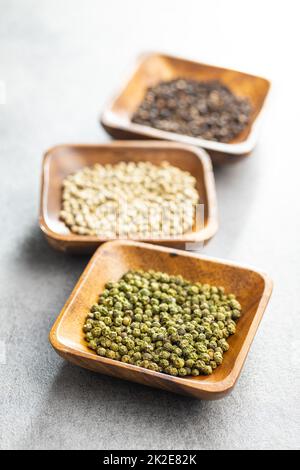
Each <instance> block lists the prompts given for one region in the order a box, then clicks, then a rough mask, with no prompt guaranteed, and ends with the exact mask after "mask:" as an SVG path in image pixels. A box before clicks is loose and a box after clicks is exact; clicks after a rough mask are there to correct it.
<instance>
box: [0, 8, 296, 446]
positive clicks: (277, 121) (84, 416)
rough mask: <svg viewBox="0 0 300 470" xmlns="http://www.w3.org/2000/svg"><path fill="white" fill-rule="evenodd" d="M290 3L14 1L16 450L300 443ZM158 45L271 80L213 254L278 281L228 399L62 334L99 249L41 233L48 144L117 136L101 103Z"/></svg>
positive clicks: (9, 373)
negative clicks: (179, 390) (109, 370)
mask: <svg viewBox="0 0 300 470" xmlns="http://www.w3.org/2000/svg"><path fill="white" fill-rule="evenodd" d="M285 4H286V2H281V1H279V2H271V3H270V2H260V1H251V2H250V1H247V2H239V1H238V0H236V1H230V0H229V1H226V2H221V1H215V0H213V1H210V2H204V1H198V0H190V1H188V2H186V1H185V2H184V1H177V0H172V1H171V0H164V1H163V2H161V1H160V2H159V1H158V0H157V1H156V0H154V1H152V2H146V1H144V2H143V1H140V0H131V1H127V2H124V1H123V2H121V1H117V0H110V1H109V2H99V1H96V0H95V1H91V0H89V1H88V2H81V1H79V0H72V1H66V0H64V1H57V0H55V1H52V0H51V1H50V0H42V1H40V0H36V1H32V0H24V1H22V2H20V1H16V0H0V80H2V81H4V82H5V84H6V92H7V97H6V104H2V105H0V157H1V170H0V178H1V182H0V188H1V190H0V197H1V209H0V210H1V244H0V260H1V262H0V290H1V304H0V325H1V326H0V341H2V343H1V355H0V362H6V363H5V364H0V447H1V448H2V449H8V448H11V449H18V448H19V449H54V448H60V449H66V448H72V449H81V448H89V449H118V448H122V449H125V448H127V449H135V448H139V449H144V448H152V449H154V448H157V449H163V448H165V449H175V448H181V449H221V448H230V449H240V448H248V449H255V448H259V449H266V448H272V449H274V448H281V449H291V448H295V447H299V385H300V382H299V350H300V341H299V331H300V321H299V318H300V317H299V315H300V307H299V285H300V276H299V261H300V255H299V228H300V224H299V218H300V217H299V216H300V213H299V212H300V211H299V196H298V190H299V170H300V166H299V158H300V157H299V145H298V142H299V113H298V109H296V108H295V106H296V103H297V106H299V102H300V93H299V64H298V63H297V61H296V57H297V56H298V53H297V51H296V45H297V44H299V27H298V21H297V18H298V17H299V15H298V14H297V11H296V8H297V4H298V2H289V8H288V9H285V7H284V5H285ZM271 5H272V6H271ZM270 9H271V11H270ZM169 15H171V19H170V17H169ZM279 26H280V27H279ZM151 49H152V50H163V51H166V52H170V53H174V54H178V55H183V56H185V55H186V56H189V57H191V58H195V59H198V60H202V61H207V62H211V63H220V64H223V65H229V66H232V67H238V68H241V69H245V70H249V71H253V72H254V73H259V74H262V75H265V76H267V77H270V78H271V79H272V80H273V90H272V94H271V97H270V100H269V106H268V111H267V114H266V116H265V120H264V126H263V129H262V132H261V135H260V141H259V145H258V147H257V149H256V150H255V152H254V153H253V155H252V156H251V158H249V159H248V160H246V161H244V162H242V163H239V164H236V165H233V166H228V167H223V168H219V169H217V170H216V182H217V189H218V198H219V208H220V218H221V226H220V231H219V233H218V234H217V236H216V237H215V238H214V240H213V241H212V242H211V243H210V244H209V245H208V246H207V247H206V248H205V250H204V252H205V253H206V254H210V255H213V256H219V257H224V258H229V259H233V260H237V261H240V262H243V263H251V264H253V265H254V266H257V267H259V268H262V269H263V270H265V271H266V272H268V273H269V274H270V275H271V277H272V278H273V279H274V282H275V290H274V294H273V297H272V300H271V302H270V304H269V307H268V309H267V312H266V315H265V317H264V320H263V322H262V324H261V327H260V329H259V332H258V334H257V337H256V339H255V341H254V344H253V347H252V349H251V352H250V355H249V358H248V360H247V363H246V365H245V368H244V370H243V372H242V375H241V378H240V380H239V382H238V385H237V387H236V389H235V390H234V392H233V393H232V395H231V396H230V397H229V398H227V399H224V400H221V401H219V402H215V403H213V402H212V403H209V402H199V401H196V400H192V399H188V398H182V397H179V396H175V395H171V394H169V393H166V392H161V391H156V390H152V389H150V388H146V387H143V386H139V385H135V384H133V383H126V382H122V381H120V380H116V379H112V378H108V377H104V376H99V375H96V374H93V373H91V372H88V371H85V370H81V369H79V368H76V367H74V366H72V365H70V364H67V363H65V362H64V361H63V360H62V359H60V358H59V357H58V356H57V355H56V354H55V353H54V351H53V350H52V349H51V347H50V345H49V343H48V332H49V330H50V327H51V326H52V324H53V321H54V320H55V318H56V316H57V314H58V313H59V311H60V309H61V307H62V306H63V304H64V302H65V300H66V299H67V297H68V296H69V294H70V292H71V290H72V288H73V286H74V284H75V282H76V280H77V278H78V276H79V275H80V273H81V271H82V270H83V268H84V266H85V264H86V263H87V261H88V258H87V257H75V256H66V255H63V254H61V253H56V252H54V251H52V249H50V248H49V247H48V246H47V244H46V242H45V241H44V239H43V237H42V235H41V233H40V231H39V228H38V221H37V215H38V205H39V178H40V169H41V159H42V154H43V152H44V151H45V150H46V149H47V148H48V147H49V146H52V145H54V144H57V143H62V142H102V141H105V140H108V137H107V136H106V135H105V133H104V131H102V130H101V129H100V127H99V125H98V122H97V119H98V115H99V112H100V111H101V109H102V108H103V106H104V104H105V102H106V100H107V98H108V97H109V96H110V95H111V93H112V92H113V91H114V89H116V88H117V87H118V85H119V84H120V82H121V80H122V79H123V77H124V73H125V76H126V71H127V69H128V65H129V64H130V63H131V62H132V61H133V60H134V58H135V56H136V55H137V54H138V53H139V52H141V51H143V50H151ZM298 62H299V61H298ZM4 347H5V349H6V356H7V357H6V361H5V357H4V354H3V352H4ZM91 422H92V423H93V424H91Z"/></svg>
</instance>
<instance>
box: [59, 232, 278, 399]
mask: <svg viewBox="0 0 300 470" xmlns="http://www.w3.org/2000/svg"><path fill="white" fill-rule="evenodd" d="M131 269H143V270H149V269H154V270H156V271H163V272H167V273H169V274H175V275H178V274H181V275H183V276H184V277H185V278H186V279H188V280H190V281H192V282H202V283H210V284H213V285H217V286H219V285H222V286H224V288H225V289H226V291H227V292H233V293H235V294H236V295H237V299H238V300H239V302H240V303H241V305H242V309H243V315H242V317H241V319H240V320H239V322H238V326H237V333H236V334H235V335H234V336H232V337H231V338H229V344H230V349H229V351H228V352H227V353H226V354H224V362H223V364H222V365H221V366H220V367H218V368H217V369H216V370H215V371H214V372H213V374H212V375H211V376H208V377H204V376H199V377H187V378H178V377H171V376H169V375H166V374H163V373H160V372H153V371H150V370H147V369H144V368H141V367H138V366H134V365H131V364H124V363H122V362H120V361H114V360H111V359H107V358H103V357H99V356H97V355H96V353H94V352H93V351H91V350H89V349H88V348H87V346H86V343H85V341H84V339H83V332H82V327H83V324H84V320H85V318H86V315H87V313H88V312H89V310H90V307H91V306H92V305H93V304H94V303H95V302H96V301H97V300H98V297H99V295H100V293H101V292H102V291H103V289H104V286H105V284H106V283H107V282H109V281H117V280H118V279H119V278H120V277H121V276H122V275H123V274H125V273H126V272H127V271H129V270H131ZM271 292H272V281H271V280H270V279H269V278H268V277H267V276H266V275H265V274H262V273H260V272H258V271H254V270H253V269H249V268H246V267H243V266H239V265H237V264H234V263H231V262H227V261H221V260H216V259H212V258H208V257H204V256H200V255H197V254H191V253H189V252H184V251H178V250H173V249H170V248H164V247H158V246H154V245H149V244H144V243H138V242H130V241H114V242H109V243H106V244H104V245H102V246H101V247H100V248H98V250H97V251H96V253H95V254H94V256H93V257H92V259H91V260H90V262H89V264H88V265H87V267H86V269H85V271H84V272H83V274H82V276H81V277H80V279H79V281H78V283H77V285H76V286H75V288H74V290H73V292H72V294H71V296H70V298H69V300H68V301H67V303H66V305H65V306H64V308H63V309H62V312H61V313H60V315H59V317H58V319H57V320H56V322H55V324H54V326H53V328H52V330H51V333H50V342H51V344H52V346H53V347H54V349H55V350H56V352H57V353H58V354H59V355H60V356H62V357H63V358H65V359H67V360H68V361H70V362H72V363H74V364H76V365H78V366H81V367H84V368H87V369H90V370H92V371H95V372H99V373H101V374H107V375H111V376H114V377H118V378H121V379H125V380H131V381H134V382H138V383H141V384H144V385H149V386H151V387H157V388H162V389H165V390H168V391H171V392H176V393H180V394H185V395H190V396H192V397H195V398H199V399H218V398H222V397H224V396H225V395H227V394H228V393H229V392H230V391H231V390H232V389H233V387H234V385H235V383H236V381H237V379H238V377H239V375H240V373H241V370H242V367H243V364H244V362H245V360H246V357H247V354H248V351H249V349H250V346H251V343H252V341H253V339H254V336H255V333H256V330H257V328H258V326H259V323H260V321H261V319H262V316H263V313H264V310H265V308H266V306H267V303H268V301H269V298H270V295H271ZM257 367H260V365H259V364H258V365H257ZM254 373H255V371H254Z"/></svg>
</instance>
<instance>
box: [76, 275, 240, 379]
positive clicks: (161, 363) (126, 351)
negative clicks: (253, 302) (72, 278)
mask: <svg viewBox="0 0 300 470" xmlns="http://www.w3.org/2000/svg"><path fill="white" fill-rule="evenodd" d="M240 316H241V305H240V303H239V302H238V301H237V299H236V297H235V296H234V295H233V294H225V291H224V289H223V288H222V287H215V286H210V285H208V284H201V283H195V284H193V283H190V282H188V281H186V280H184V279H183V278H182V277H181V276H169V275H168V274H165V273H157V272H155V271H149V272H143V271H141V270H139V271H130V272H128V273H126V274H125V275H124V276H123V277H122V279H120V280H119V281H118V282H111V283H107V285H106V286H105V290H104V291H103V293H102V294H101V296H100V298H99V301H98V303H96V304H94V305H93V306H92V307H91V311H90V312H89V313H88V314H87V317H86V320H85V323H84V326H83V332H84V334H85V335H84V337H85V340H86V341H87V345H88V347H89V348H90V349H92V350H94V351H96V353H97V354H98V355H99V356H102V357H108V358H110V359H114V360H120V361H122V362H124V363H130V364H133V365H137V366H139V367H145V368H147V369H149V370H152V371H155V372H165V373H167V374H170V375H173V376H179V377H185V376H187V375H192V376H195V377H196V376H198V375H199V374H203V375H210V374H211V373H212V372H213V370H215V369H216V368H217V367H218V366H219V365H221V364H222V362H223V354H224V352H226V351H228V349H229V344H228V343H227V341H226V339H227V338H228V337H229V336H230V335H232V334H234V333H235V332H236V321H237V320H238V319H239V318H240Z"/></svg>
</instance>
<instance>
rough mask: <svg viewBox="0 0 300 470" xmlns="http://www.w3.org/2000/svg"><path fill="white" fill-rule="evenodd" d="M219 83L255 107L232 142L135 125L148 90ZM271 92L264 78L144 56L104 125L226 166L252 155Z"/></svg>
mask: <svg viewBox="0 0 300 470" xmlns="http://www.w3.org/2000/svg"><path fill="white" fill-rule="evenodd" d="M179 77H180V78H181V77H182V78H187V79H194V80H220V81H221V82H223V83H224V84H225V85H227V86H228V87H229V88H230V89H231V90H232V91H233V92H234V93H235V94H236V95H237V96H241V97H247V98H248V99H249V100H250V102H251V104H252V107H253V112H252V115H251V119H250V123H249V124H248V126H247V127H246V128H245V129H244V130H243V131H242V132H241V133H240V134H239V135H238V136H237V137H236V138H235V139H233V140H232V141H231V142H229V143H221V142H214V141H210V140H205V139H201V138H195V137H189V136H185V135H181V134H177V133H173V132H166V131H162V130H159V129H155V128H153V127H150V126H143V125H141V124H135V123H133V122H132V121H131V117H132V115H133V114H134V112H135V111H136V109H137V108H138V106H139V104H140V103H141V102H142V100H143V97H144V94H145V92H146V89H147V88H148V87H149V86H153V85H155V84H157V83H158V82H160V81H166V80H172V79H176V78H179ZM269 88H270V82H269V81H268V80H266V79H265V78H261V77H257V76H254V75H249V74H247V73H243V72H238V71H236V70H230V69H225V68H221V67H215V66H211V65H207V64H202V63H198V62H192V61H190V60H185V59H181V58H178V57H171V56H168V55H163V54H156V53H152V54H145V55H143V56H142V57H141V58H140V60H139V61H138V64H137V66H136V67H135V70H134V72H133V74H132V75H131V77H130V78H129V81H128V82H127V83H125V85H123V87H122V89H121V91H120V92H119V93H118V94H117V95H116V97H115V98H114V99H113V100H112V101H111V102H110V103H109V104H108V105H107V107H106V109H105V110H104V112H103V114H102V117H101V123H102V125H103V127H104V128H105V129H106V131H107V132H108V133H109V134H111V135H112V136H113V137H116V138H122V139H124V138H131V139H132V138H140V139H141V138H142V139H143V138H147V139H149V138H152V139H161V140H173V141H177V142H181V143H184V144H190V145H196V146H198V147H203V148H205V149H207V150H208V151H209V153H210V155H211V157H212V160H213V162H215V163H226V162H230V161H234V160H236V159H237V158H238V157H241V156H245V155H247V154H249V153H250V152H251V151H252V150H253V148H254V146H255V144H256V142H257V136H258V127H259V122H260V118H261V111H262V109H263V107H264V103H265V100H266V97H267V95H268V92H269Z"/></svg>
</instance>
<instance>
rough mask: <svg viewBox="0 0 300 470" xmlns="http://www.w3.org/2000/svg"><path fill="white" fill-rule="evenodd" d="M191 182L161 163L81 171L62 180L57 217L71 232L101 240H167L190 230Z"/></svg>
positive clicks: (189, 177)
mask: <svg viewBox="0 0 300 470" xmlns="http://www.w3.org/2000/svg"><path fill="white" fill-rule="evenodd" d="M198 202H199V194H198V191H197V189H196V179H195V178H194V177H193V176H192V175H191V174H190V173H188V172H186V171H182V170H181V169H179V168H177V167H175V166H172V165H170V164H169V163H168V162H163V163H162V164H161V165H153V164H152V163H150V162H137V163H135V162H128V163H125V162H120V163H118V164H116V165H110V164H107V165H100V164H96V165H94V166H92V167H85V168H82V169H81V170H79V171H77V172H76V173H75V174H72V175H70V176H68V177H67V178H66V179H65V180H64V181H63V194H62V210H61V212H60V218H61V220H62V221H64V222H65V224H66V225H67V226H68V227H69V229H70V230H71V232H73V233H75V234H79V235H92V236H97V237H104V238H116V237H119V238H121V237H122V238H127V237H131V238H167V237H175V236H176V235H181V234H183V233H186V232H188V231H191V230H192V228H193V224H194V219H195V206H196V204H197V203H198Z"/></svg>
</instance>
